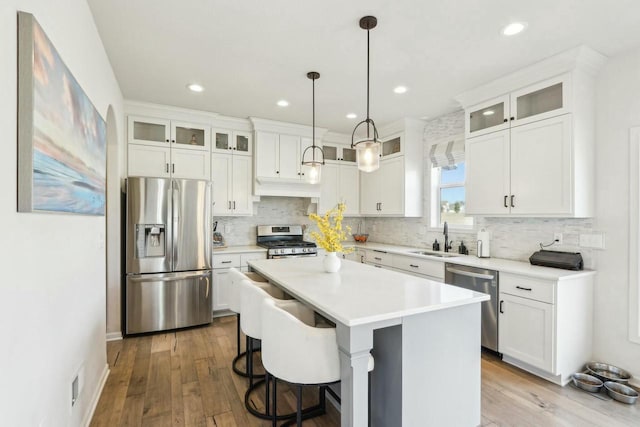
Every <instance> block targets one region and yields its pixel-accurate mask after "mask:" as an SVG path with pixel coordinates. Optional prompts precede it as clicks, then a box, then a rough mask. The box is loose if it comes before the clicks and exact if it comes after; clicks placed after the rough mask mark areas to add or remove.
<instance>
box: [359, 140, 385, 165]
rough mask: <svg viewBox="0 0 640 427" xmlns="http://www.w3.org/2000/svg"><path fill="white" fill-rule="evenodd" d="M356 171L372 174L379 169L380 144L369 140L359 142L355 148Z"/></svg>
mask: <svg viewBox="0 0 640 427" xmlns="http://www.w3.org/2000/svg"><path fill="white" fill-rule="evenodd" d="M355 148H356V161H357V163H358V169H360V170H361V171H363V172H373V171H375V170H378V168H379V167H380V143H378V142H376V141H373V140H370V141H361V142H359V143H358V144H357V145H356V146H355Z"/></svg>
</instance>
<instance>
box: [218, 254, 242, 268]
mask: <svg viewBox="0 0 640 427" xmlns="http://www.w3.org/2000/svg"><path fill="white" fill-rule="evenodd" d="M231 267H236V268H239V267H240V254H217V253H215V252H214V254H213V268H231Z"/></svg>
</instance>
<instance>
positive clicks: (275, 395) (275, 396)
mask: <svg viewBox="0 0 640 427" xmlns="http://www.w3.org/2000/svg"><path fill="white" fill-rule="evenodd" d="M277 384H278V379H277V378H276V377H273V412H272V416H273V418H272V419H273V421H272V423H271V426H272V427H277V426H278V421H277V420H278V409H277V405H278V403H277V401H278V389H277Z"/></svg>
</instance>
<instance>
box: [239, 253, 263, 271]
mask: <svg viewBox="0 0 640 427" xmlns="http://www.w3.org/2000/svg"><path fill="white" fill-rule="evenodd" d="M266 258H267V253H266V252H250V253H247V254H240V267H241V268H247V267H249V266H248V265H247V261H251V260H254V259H266Z"/></svg>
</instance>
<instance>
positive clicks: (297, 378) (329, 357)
mask: <svg viewBox="0 0 640 427" xmlns="http://www.w3.org/2000/svg"><path fill="white" fill-rule="evenodd" d="M262 364H263V366H264V368H265V372H267V373H268V374H269V375H270V376H272V377H273V389H274V390H273V401H272V403H273V411H272V412H273V413H274V414H277V399H276V396H277V389H276V382H277V380H278V379H281V380H284V381H286V382H288V383H291V384H293V385H295V386H296V399H297V405H296V423H297V425H298V426H301V425H302V420H303V419H308V418H312V417H315V416H318V415H322V414H324V413H325V392H326V390H327V386H328V385H329V384H332V383H335V382H337V381H339V380H340V357H339V353H338V342H337V340H336V329H335V328H332V327H329V328H327V327H316V325H315V324H314V319H313V317H311V318H309V317H308V316H304V315H302V316H300V315H299V313H297V312H296V311H295V308H294V307H292V306H290V305H288V304H286V303H285V304H282V303H280V302H277V301H274V300H272V299H265V300H264V301H263V303H262ZM373 367H374V360H373V356H371V355H369V372H371V371H372V370H373ZM305 385H314V386H320V403H319V405H318V410H317V411H309V410H306V411H303V410H302V386H305ZM369 394H370V393H369ZM272 423H273V426H274V427H275V426H276V419H275V418H272ZM289 424H290V423H285V424H284V425H289Z"/></svg>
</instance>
